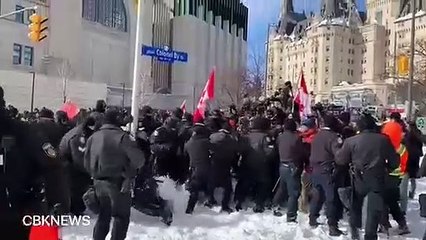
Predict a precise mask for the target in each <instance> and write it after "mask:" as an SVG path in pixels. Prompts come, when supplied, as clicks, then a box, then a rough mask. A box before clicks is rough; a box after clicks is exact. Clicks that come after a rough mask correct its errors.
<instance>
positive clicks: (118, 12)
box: [82, 0, 127, 32]
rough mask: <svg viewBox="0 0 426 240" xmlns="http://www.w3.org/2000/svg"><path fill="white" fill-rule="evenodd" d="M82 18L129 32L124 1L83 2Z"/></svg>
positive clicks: (88, 0)
mask: <svg viewBox="0 0 426 240" xmlns="http://www.w3.org/2000/svg"><path fill="white" fill-rule="evenodd" d="M82 17H83V18H84V19H86V20H88V21H91V22H97V23H100V24H102V25H104V26H106V27H110V28H114V29H117V30H119V31H122V32H126V31H127V15H126V9H125V7H124V3H123V0H83V12H82Z"/></svg>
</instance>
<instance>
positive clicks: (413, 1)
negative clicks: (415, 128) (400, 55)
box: [407, 0, 416, 121]
mask: <svg viewBox="0 0 426 240" xmlns="http://www.w3.org/2000/svg"><path fill="white" fill-rule="evenodd" d="M415 6H416V0H411V10H412V11H413V12H412V18H411V46H410V53H411V55H410V78H409V81H408V110H407V121H411V120H412V113H413V82H414V52H415V39H416V9H415Z"/></svg>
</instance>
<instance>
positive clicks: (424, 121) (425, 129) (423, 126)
mask: <svg viewBox="0 0 426 240" xmlns="http://www.w3.org/2000/svg"><path fill="white" fill-rule="evenodd" d="M416 124H417V128H418V129H419V130H420V131H421V132H422V133H423V135H426V117H418V118H417V120H416Z"/></svg>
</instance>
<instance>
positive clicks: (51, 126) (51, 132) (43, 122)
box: [35, 118, 66, 148]
mask: <svg viewBox="0 0 426 240" xmlns="http://www.w3.org/2000/svg"><path fill="white" fill-rule="evenodd" d="M35 126H36V129H37V130H39V131H41V132H43V133H44V134H46V136H47V137H48V138H49V140H50V143H51V144H52V145H53V147H55V148H57V147H58V146H59V143H60V142H61V139H62V137H63V136H64V135H65V133H66V130H65V128H64V127H63V126H61V125H60V124H58V123H55V122H54V120H53V119H48V118H40V120H39V121H38V122H37V123H35Z"/></svg>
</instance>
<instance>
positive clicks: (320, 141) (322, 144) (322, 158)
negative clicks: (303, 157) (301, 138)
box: [309, 128, 343, 174]
mask: <svg viewBox="0 0 426 240" xmlns="http://www.w3.org/2000/svg"><path fill="white" fill-rule="evenodd" d="M341 144H343V140H342V139H341V138H340V137H339V136H338V135H337V133H336V132H333V131H331V130H330V129H329V128H322V129H321V130H320V131H319V132H318V133H317V135H316V136H315V138H314V140H313V141H312V143H311V156H310V158H309V163H310V166H311V167H312V169H313V171H314V172H318V173H328V174H331V173H332V172H333V169H334V164H335V159H336V157H335V156H336V153H337V151H338V150H339V149H340V147H341Z"/></svg>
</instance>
